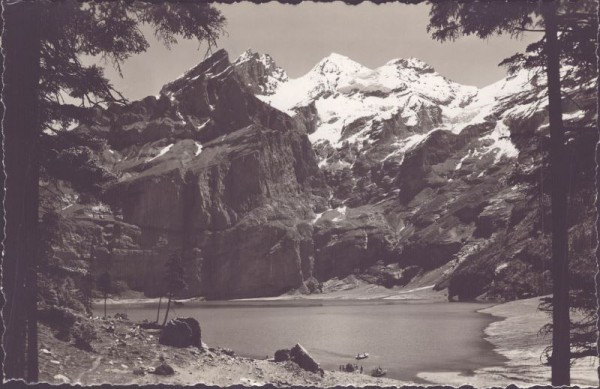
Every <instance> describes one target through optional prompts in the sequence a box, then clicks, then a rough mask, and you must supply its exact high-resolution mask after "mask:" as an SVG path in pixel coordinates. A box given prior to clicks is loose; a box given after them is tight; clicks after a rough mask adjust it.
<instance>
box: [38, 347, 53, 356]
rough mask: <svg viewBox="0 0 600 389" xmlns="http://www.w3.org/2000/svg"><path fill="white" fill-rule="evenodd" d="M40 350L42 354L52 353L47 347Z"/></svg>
mask: <svg viewBox="0 0 600 389" xmlns="http://www.w3.org/2000/svg"><path fill="white" fill-rule="evenodd" d="M40 351H41V352H42V354H47V355H50V354H52V353H51V352H50V350H48V349H45V348H43V349H41V350H40Z"/></svg>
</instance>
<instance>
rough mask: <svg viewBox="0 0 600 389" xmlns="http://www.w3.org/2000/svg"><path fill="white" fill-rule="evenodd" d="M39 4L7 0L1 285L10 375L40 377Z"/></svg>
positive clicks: (4, 4)
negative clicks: (37, 298) (38, 275)
mask: <svg viewBox="0 0 600 389" xmlns="http://www.w3.org/2000/svg"><path fill="white" fill-rule="evenodd" d="M40 7H41V5H40V4H39V2H19V3H17V4H12V5H7V4H6V3H3V8H4V15H3V16H4V23H5V25H4V27H5V30H4V35H3V37H2V46H3V49H4V54H5V57H4V60H5V63H4V66H5V68H4V74H3V76H4V77H3V80H4V83H5V84H4V90H3V98H4V104H5V109H6V111H5V115H4V122H3V129H4V142H5V143H4V164H5V172H6V178H5V188H6V192H5V195H6V197H5V202H4V210H5V218H6V224H5V234H6V235H5V240H4V256H3V263H2V265H3V277H2V287H3V292H4V296H5V299H6V300H5V304H4V307H3V310H2V314H3V319H4V326H5V327H4V331H5V332H4V336H3V347H4V351H5V353H6V354H5V359H4V374H5V378H6V379H9V378H27V379H29V380H37V372H38V365H37V304H36V297H37V296H36V288H35V285H36V282H37V280H36V274H35V272H36V271H37V267H36V264H37V256H38V251H39V250H38V248H39V239H38V203H39V201H38V187H39V165H40V160H39V155H40V153H39V135H40V120H39V119H40V115H39V101H38V86H39V79H40V28H39V27H40ZM26 337H27V339H26ZM26 342H27V343H26ZM26 346H27V350H28V351H27V361H26V360H25V350H26ZM26 362H27V363H26ZM26 367H27V376H25V368H26ZM0 374H1V373H0Z"/></svg>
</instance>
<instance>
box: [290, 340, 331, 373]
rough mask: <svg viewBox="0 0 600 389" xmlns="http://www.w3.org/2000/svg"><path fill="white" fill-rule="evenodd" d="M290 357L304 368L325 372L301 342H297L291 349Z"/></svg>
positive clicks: (314, 371)
mask: <svg viewBox="0 0 600 389" xmlns="http://www.w3.org/2000/svg"><path fill="white" fill-rule="evenodd" d="M290 359H291V360H292V361H293V362H295V363H296V364H297V365H298V366H300V367H301V368H302V369H304V370H307V371H310V372H312V373H319V374H323V369H322V368H321V366H320V365H319V363H318V362H317V361H315V359H314V358H313V357H311V356H310V354H309V353H308V351H306V349H305V348H304V347H302V345H300V343H296V345H295V346H294V347H292V349H291V350H290Z"/></svg>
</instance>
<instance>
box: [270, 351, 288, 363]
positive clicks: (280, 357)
mask: <svg viewBox="0 0 600 389" xmlns="http://www.w3.org/2000/svg"><path fill="white" fill-rule="evenodd" d="M274 360H275V362H285V361H289V360H290V350H288V349H283V350H277V351H275V358H274Z"/></svg>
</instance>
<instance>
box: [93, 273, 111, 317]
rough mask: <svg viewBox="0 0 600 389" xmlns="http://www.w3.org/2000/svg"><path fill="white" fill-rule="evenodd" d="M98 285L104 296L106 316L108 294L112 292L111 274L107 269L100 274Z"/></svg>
mask: <svg viewBox="0 0 600 389" xmlns="http://www.w3.org/2000/svg"><path fill="white" fill-rule="evenodd" d="M96 286H97V287H98V290H99V291H100V292H101V293H102V296H103V297H104V317H105V318H106V299H107V298H108V294H109V293H110V291H111V288H112V280H111V277H110V274H109V273H108V272H107V271H105V272H104V273H102V274H100V275H99V276H98V280H97V281H96Z"/></svg>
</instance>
